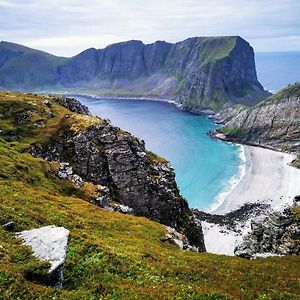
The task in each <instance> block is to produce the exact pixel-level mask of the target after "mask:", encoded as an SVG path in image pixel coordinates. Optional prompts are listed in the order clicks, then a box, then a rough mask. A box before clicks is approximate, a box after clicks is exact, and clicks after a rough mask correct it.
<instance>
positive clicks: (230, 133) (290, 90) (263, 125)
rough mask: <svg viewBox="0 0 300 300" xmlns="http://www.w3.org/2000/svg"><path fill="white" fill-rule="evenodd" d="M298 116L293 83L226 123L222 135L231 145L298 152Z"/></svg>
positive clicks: (298, 96)
mask: <svg viewBox="0 0 300 300" xmlns="http://www.w3.org/2000/svg"><path fill="white" fill-rule="evenodd" d="M299 114H300V83H296V84H294V85H291V86H289V87H287V88H286V89H283V90H281V91H279V92H278V93H277V94H275V95H273V96H272V97H270V98H269V99H267V100H266V101H264V102H262V103H259V104H257V105H256V106H254V107H252V108H248V109H246V110H243V111H241V112H240V113H239V114H238V115H237V116H235V117H233V118H232V119H231V120H230V121H229V122H228V123H226V125H225V127H224V128H223V129H222V132H223V133H224V134H225V135H226V138H227V139H229V140H231V141H235V142H240V143H244V144H250V145H257V146H263V147H268V148H272V149H278V150H281V151H292V152H299V151H300V119H299Z"/></svg>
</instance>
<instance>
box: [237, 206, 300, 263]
mask: <svg viewBox="0 0 300 300" xmlns="http://www.w3.org/2000/svg"><path fill="white" fill-rule="evenodd" d="M295 203H296V202H295ZM294 205H296V204H294ZM299 234H300V220H299V218H298V217H297V216H296V215H295V213H294V212H293V207H291V208H287V209H285V210H284V211H283V212H272V213H270V214H269V215H267V216H265V217H263V218H259V219H256V220H253V221H252V222H251V231H250V233H249V234H247V235H246V236H245V237H244V238H243V241H242V242H241V243H240V244H239V245H238V246H237V247H236V249H235V251H234V252H235V255H237V256H240V257H244V258H249V259H250V258H255V257H261V256H265V257H266V256H268V255H300V242H299V236H300V235H299Z"/></svg>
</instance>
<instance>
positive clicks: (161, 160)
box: [147, 151, 168, 164]
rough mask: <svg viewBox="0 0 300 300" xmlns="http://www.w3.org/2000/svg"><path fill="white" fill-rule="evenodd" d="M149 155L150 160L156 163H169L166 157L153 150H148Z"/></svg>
mask: <svg viewBox="0 0 300 300" xmlns="http://www.w3.org/2000/svg"><path fill="white" fill-rule="evenodd" d="M147 156H148V158H149V159H150V161H151V162H152V163H154V164H156V163H167V162H168V161H167V160H166V159H165V158H163V157H161V156H158V155H156V154H155V153H153V152H151V151H147Z"/></svg>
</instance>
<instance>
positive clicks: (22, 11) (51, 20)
mask: <svg viewBox="0 0 300 300" xmlns="http://www.w3.org/2000/svg"><path fill="white" fill-rule="evenodd" d="M217 35H240V36H241V37H243V38H245V39H246V40H247V41H249V42H250V44H251V45H252V46H253V47H254V49H255V51H256V52H265V51H300V0H185V1H183V0H106V1H104V0H65V1H59V0H50V1H49V0H47V1H44V0H0V39H1V40H5V41H11V42H16V43H20V44H24V45H27V46H30V47H34V48H37V49H41V50H44V51H47V52H50V53H53V54H56V55H64V56H72V55H75V54H77V53H78V52H80V51H82V50H84V49H86V48H90V47H94V48H103V47H105V46H107V45H108V44H111V43H115V42H120V41H125V40H130V39H138V40H142V41H143V42H145V43H151V42H154V41H156V40H166V41H169V42H176V41H180V40H183V39H186V38H188V37H192V36H217Z"/></svg>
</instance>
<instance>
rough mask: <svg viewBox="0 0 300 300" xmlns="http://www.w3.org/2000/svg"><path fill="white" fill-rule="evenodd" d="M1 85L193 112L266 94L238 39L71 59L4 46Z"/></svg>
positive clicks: (118, 49) (113, 49)
mask: <svg viewBox="0 0 300 300" xmlns="http://www.w3.org/2000/svg"><path fill="white" fill-rule="evenodd" d="M0 87H2V88H9V89H24V90H33V89H51V90H66V89H70V90H71V91H73V92H77V93H89V94H91V93H92V94H95V95H102V96H103V95H104V96H105V95H106V96H123V97H126V96H127V97H128V96H135V97H140V96H143V97H159V98H168V99H170V98H171V99H175V100H177V101H178V102H179V103H180V104H181V105H182V106H183V107H184V108H187V109H190V110H194V111H200V110H204V109H212V110H215V111H217V110H220V109H221V108H222V107H223V106H224V105H225V104H227V106H228V105H232V104H236V103H242V104H246V105H253V104H255V103H257V102H258V101H260V100H262V99H263V98H265V97H266V96H267V95H268V93H266V92H265V91H264V90H263V88H262V86H261V85H260V83H259V82H258V80H257V76H256V70H255V63H254V53H253V49H252V48H251V46H250V45H249V44H248V43H247V42H246V41H245V40H243V39H242V38H240V37H238V36H231V37H195V38H190V39H187V40H184V41H182V42H178V43H175V44H171V43H167V42H164V41H157V42H155V43H153V44H148V45H145V44H143V43H142V42H141V41H135V40H132V41H128V42H123V43H117V44H113V45H110V46H108V47H106V48H105V49H99V50H96V49H94V48H91V49H87V50H85V51H83V52H82V53H80V54H78V55H76V56H74V57H71V58H61V57H55V56H53V55H50V54H47V53H44V52H41V51H37V50H33V49H29V48H26V47H23V46H20V45H16V44H12V43H7V42H1V43H0Z"/></svg>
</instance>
